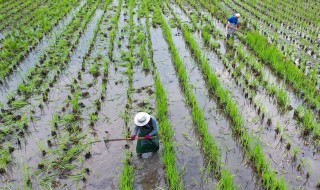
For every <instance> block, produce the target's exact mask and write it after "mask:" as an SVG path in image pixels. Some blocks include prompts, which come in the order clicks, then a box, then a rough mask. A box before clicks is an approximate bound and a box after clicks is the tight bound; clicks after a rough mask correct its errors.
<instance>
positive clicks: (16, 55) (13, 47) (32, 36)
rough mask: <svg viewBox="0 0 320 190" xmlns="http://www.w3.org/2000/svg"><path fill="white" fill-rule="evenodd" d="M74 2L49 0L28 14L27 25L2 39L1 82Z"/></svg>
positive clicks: (0, 55)
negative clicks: (28, 20)
mask: <svg viewBox="0 0 320 190" xmlns="http://www.w3.org/2000/svg"><path fill="white" fill-rule="evenodd" d="M75 4H76V1H50V3H48V4H46V6H43V7H41V8H39V9H37V10H36V11H34V12H33V14H34V15H32V14H31V15H29V16H33V17H34V18H33V20H32V21H30V22H29V23H28V25H21V28H20V29H19V30H18V31H17V32H14V33H11V34H10V35H9V36H7V37H6V38H5V39H4V40H3V43H2V48H3V49H4V50H5V51H2V52H1V54H0V57H1V59H2V60H1V63H0V68H1V73H0V77H1V81H0V82H1V83H3V82H4V80H5V77H6V76H8V74H10V73H12V72H13V71H14V70H15V69H16V68H17V66H18V64H19V62H21V61H22V60H23V59H24V56H25V54H27V53H29V52H30V51H31V50H32V49H33V48H34V47H35V46H36V44H37V43H38V41H39V39H40V38H42V37H43V36H44V34H47V33H48V32H49V31H51V29H52V28H53V27H54V25H55V24H57V23H58V20H59V19H61V18H62V17H63V16H65V15H66V14H67V13H68V12H69V11H70V10H71V8H72V7H73V6H74V5H75ZM61 7H62V8H61Z"/></svg>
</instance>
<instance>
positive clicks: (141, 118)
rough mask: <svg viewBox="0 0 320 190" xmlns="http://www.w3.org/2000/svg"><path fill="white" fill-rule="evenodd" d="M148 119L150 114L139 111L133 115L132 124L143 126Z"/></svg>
mask: <svg viewBox="0 0 320 190" xmlns="http://www.w3.org/2000/svg"><path fill="white" fill-rule="evenodd" d="M149 121H150V115H149V114H147V113H145V112H139V113H137V114H136V116H135V117H134V124H136V125H137V126H144V125H146V124H147V123H148V122H149Z"/></svg>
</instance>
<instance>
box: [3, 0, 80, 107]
mask: <svg viewBox="0 0 320 190" xmlns="http://www.w3.org/2000/svg"><path fill="white" fill-rule="evenodd" d="M85 2H86V1H85V0H83V1H81V2H80V5H79V6H78V7H76V8H74V9H73V10H72V11H70V13H68V14H67V16H66V17H65V18H63V19H62V20H61V21H59V23H58V24H57V26H55V27H54V28H53V29H52V31H51V32H50V34H49V35H47V36H44V37H43V39H42V40H41V41H40V42H39V44H38V45H37V46H36V47H35V49H34V50H32V51H31V52H30V53H29V54H28V56H27V57H26V58H25V59H24V60H23V61H22V62H21V63H20V64H19V67H18V69H17V71H16V72H14V73H13V74H12V75H10V76H9V77H7V78H6V81H4V82H5V83H4V85H1V86H0V91H1V93H0V101H1V102H6V96H7V95H8V94H11V93H12V92H14V91H15V90H16V89H17V87H18V85H19V84H21V83H22V82H23V81H24V80H26V75H27V71H28V70H29V69H30V68H32V67H34V66H35V65H36V64H38V63H39V59H40V56H41V55H42V54H44V53H45V52H46V51H48V49H49V48H51V47H53V46H54V43H55V41H56V39H57V38H59V36H60V35H61V33H62V32H63V30H64V29H65V28H66V26H67V25H68V24H69V23H70V22H71V21H72V19H73V18H74V16H75V15H76V14H77V12H79V10H80V9H81V8H82V7H83V5H84V4H85Z"/></svg>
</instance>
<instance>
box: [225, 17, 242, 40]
mask: <svg viewBox="0 0 320 190" xmlns="http://www.w3.org/2000/svg"><path fill="white" fill-rule="evenodd" d="M239 18H240V14H239V13H236V14H235V15H234V16H231V17H230V18H228V21H227V26H226V27H227V39H229V38H230V36H232V35H233V34H234V33H235V31H236V30H238V19H239Z"/></svg>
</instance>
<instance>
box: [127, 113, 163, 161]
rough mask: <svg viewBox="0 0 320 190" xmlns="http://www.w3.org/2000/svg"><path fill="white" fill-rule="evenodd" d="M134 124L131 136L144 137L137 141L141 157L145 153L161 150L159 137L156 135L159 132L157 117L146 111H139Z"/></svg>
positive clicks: (132, 137)
mask: <svg viewBox="0 0 320 190" xmlns="http://www.w3.org/2000/svg"><path fill="white" fill-rule="evenodd" d="M134 124H135V127H134V131H133V134H132V135H131V137H130V138H131V139H132V140H134V139H135V138H136V137H137V135H138V137H144V139H139V140H138V142H137V147H136V151H137V153H138V156H139V157H141V156H142V154H143V153H147V152H157V151H158V150H159V139H158V138H157V137H155V136H157V133H158V125H157V121H156V119H155V118H154V117H153V116H151V115H149V114H147V113H145V112H139V113H137V114H136V116H135V117H134Z"/></svg>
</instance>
